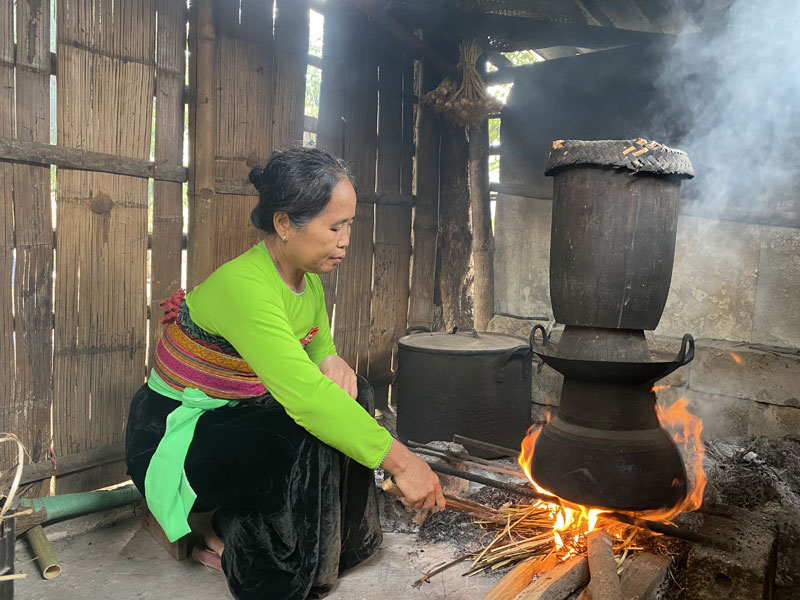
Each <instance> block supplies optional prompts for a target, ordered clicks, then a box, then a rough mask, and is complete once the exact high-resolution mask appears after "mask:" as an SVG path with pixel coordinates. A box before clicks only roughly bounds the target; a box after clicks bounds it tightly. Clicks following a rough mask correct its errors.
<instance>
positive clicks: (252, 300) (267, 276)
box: [186, 242, 392, 468]
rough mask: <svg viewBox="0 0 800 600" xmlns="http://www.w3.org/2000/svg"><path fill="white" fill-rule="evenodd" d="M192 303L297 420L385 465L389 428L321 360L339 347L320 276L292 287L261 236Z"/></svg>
mask: <svg viewBox="0 0 800 600" xmlns="http://www.w3.org/2000/svg"><path fill="white" fill-rule="evenodd" d="M186 303H187V305H188V307H189V314H190V316H191V318H192V321H193V322H194V323H196V324H197V325H198V326H200V327H202V328H203V329H205V330H206V331H208V332H209V333H212V334H215V335H218V336H221V337H223V338H225V339H226V340H228V341H229V342H230V343H231V344H232V345H233V347H234V348H236V350H237V351H238V352H239V354H240V355H241V356H242V358H243V359H244V360H245V362H247V364H248V365H250V368H251V369H253V371H254V372H255V373H256V375H258V377H259V379H261V381H262V382H263V383H264V385H265V386H266V388H267V390H269V392H270V393H271V394H272V395H273V396H274V397H275V399H276V400H277V401H278V402H280V403H281V405H283V407H284V408H285V410H286V412H287V414H288V415H289V416H290V417H291V418H292V419H294V421H295V422H296V423H297V424H298V425H300V426H301V427H303V428H304V429H306V430H307V431H308V432H309V433H311V434H312V435H314V436H315V437H317V438H319V439H320V440H322V441H323V442H325V443H326V444H328V445H329V446H332V447H334V448H336V449H337V450H340V451H341V452H343V453H344V454H346V455H347V456H349V457H351V458H352V459H354V460H356V461H357V462H359V463H361V464H362V465H364V466H366V467H369V468H376V467H377V466H378V465H380V463H381V462H382V461H383V459H384V458H385V457H386V454H387V453H388V451H389V447H390V446H391V443H392V438H391V435H390V434H389V432H388V431H386V429H384V428H383V427H381V426H380V425H378V423H377V422H376V421H375V419H373V418H372V417H371V416H370V415H369V414H368V413H367V412H366V411H365V410H364V409H363V408H362V407H361V406H360V405H359V404H358V403H357V402H356V401H355V400H353V399H352V398H351V397H350V396H349V395H348V394H347V393H346V392H344V391H343V390H342V389H341V388H340V387H339V386H338V385H336V384H335V383H333V382H332V381H331V380H330V379H328V378H327V377H326V376H325V375H323V374H322V372H321V371H320V370H319V367H318V365H319V363H320V362H321V361H322V360H323V359H324V358H325V357H326V356H330V355H332V354H336V348H335V347H334V345H333V338H332V336H331V330H330V323H329V322H328V315H327V312H326V310H325V297H324V294H323V290H322V284H321V282H320V280H319V277H318V276H317V275H315V274H313V273H307V274H306V275H305V290H304V291H303V292H301V293H299V294H298V293H295V292H293V291H292V290H290V289H289V287H288V286H287V285H286V283H284V281H283V279H281V276H280V274H279V273H278V270H277V269H276V268H275V264H274V263H273V262H272V258H271V257H270V255H269V252H268V251H267V249H266V247H265V245H264V244H263V242H262V243H259V244H257V245H255V246H253V247H252V248H251V249H250V250H248V251H247V252H245V253H244V254H242V255H241V256H239V257H237V258H235V259H233V260H232V261H230V262H227V263H225V264H224V265H222V266H221V267H220V268H219V269H217V270H216V271H214V273H212V274H211V276H209V277H208V279H206V280H205V281H204V282H203V283H201V284H200V285H198V286H197V287H195V288H194V289H193V290H192V291H191V292H189V293H188V294H187V295H186ZM315 328H318V329H319V331H318V332H317V333H316V335H314V337H313V339H312V341H311V342H310V343H308V344H306V345H305V346H303V345H302V344H301V342H300V340H301V339H303V338H305V337H306V336H307V335H309V333H310V332H311V331H312V330H314V329H315Z"/></svg>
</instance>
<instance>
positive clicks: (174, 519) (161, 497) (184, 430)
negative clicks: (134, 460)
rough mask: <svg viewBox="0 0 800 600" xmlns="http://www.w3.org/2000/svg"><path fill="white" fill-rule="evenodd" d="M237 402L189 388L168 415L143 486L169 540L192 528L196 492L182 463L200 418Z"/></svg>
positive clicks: (149, 503)
mask: <svg viewBox="0 0 800 600" xmlns="http://www.w3.org/2000/svg"><path fill="white" fill-rule="evenodd" d="M238 403H239V402H238V401H237V400H215V399H214V398H209V397H208V396H207V395H206V394H205V392H201V391H200V390H197V389H194V388H186V389H185V390H183V393H182V394H181V405H180V406H179V407H178V408H176V409H175V410H173V411H172V412H171V413H170V414H169V415H168V416H167V430H166V432H165V433H164V437H163V438H161V442H160V443H159V444H158V448H156V451H155V454H153V458H151V459H150V465H149V466H148V467H147V473H146V474H145V478H144V489H145V497H146V499H147V508H148V509H150V512H151V513H153V516H154V517H155V518H156V520H157V521H158V523H159V525H161V528H162V529H163V530H164V533H165V534H166V536H167V539H169V541H170V542H174V541H176V540H178V539H180V538H182V537H183V536H184V535H186V534H188V533H189V532H190V531H191V528H190V527H189V523H188V521H187V517H188V516H189V511H190V510H191V509H192V505H193V504H194V501H195V499H197V494H195V492H194V490H193V489H192V486H191V485H189V480H188V479H187V478H186V471H185V469H184V466H183V465H184V462H185V461H186V453H187V452H188V451H189V445H190V444H191V443H192V438H193V437H194V429H195V427H196V426H197V419H199V418H200V415H202V414H203V413H204V412H205V411H207V410H214V409H216V408H219V407H220V406H226V405H228V406H236V405H237V404H238Z"/></svg>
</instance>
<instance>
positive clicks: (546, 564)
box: [483, 553, 558, 600]
mask: <svg viewBox="0 0 800 600" xmlns="http://www.w3.org/2000/svg"><path fill="white" fill-rule="evenodd" d="M557 562H558V558H557V557H556V555H555V554H553V553H550V554H547V555H545V556H537V557H534V558H529V559H528V560H525V561H523V562H521V563H519V564H518V565H517V566H516V567H514V568H513V569H511V570H510V571H509V572H508V573H506V574H505V575H504V576H503V578H502V579H500V581H498V582H497V583H496V584H495V585H494V587H492V589H490V590H489V593H488V594H486V595H485V596H484V597H483V600H508V599H510V598H515V597H516V596H517V594H519V593H520V592H521V591H522V590H524V589H525V588H526V587H528V585H529V584H530V583H531V580H532V579H533V577H534V576H535V575H539V574H540V573H543V572H545V571H549V570H550V569H552V568H553V567H555V566H556V563H557Z"/></svg>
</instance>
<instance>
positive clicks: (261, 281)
mask: <svg viewBox="0 0 800 600" xmlns="http://www.w3.org/2000/svg"><path fill="white" fill-rule="evenodd" d="M250 181H251V182H252V183H253V184H254V185H255V187H256V188H257V189H258V191H259V202H258V205H257V206H256V208H255V209H254V210H253V211H252V213H251V221H252V222H253V224H254V225H255V226H256V227H257V228H258V229H260V230H262V231H263V232H264V233H265V236H264V240H263V242H261V243H259V244H257V245H255V246H254V247H253V248H251V249H250V250H248V251H247V252H245V253H244V254H242V255H241V256H239V257H238V258H236V259H234V260H232V261H230V262H228V263H226V264H224V265H222V266H221V267H220V268H219V269H217V270H216V271H215V272H214V273H212V274H211V276H209V278H208V279H207V280H206V281H204V282H203V283H201V284H200V285H198V286H196V287H195V288H194V289H193V290H192V291H191V292H189V293H188V294H186V296H185V299H184V297H183V295H182V293H176V295H175V296H173V298H171V299H170V300H169V301H167V302H166V303H165V304H166V308H167V311H166V315H165V319H164V321H162V322H166V328H165V330H164V334H163V335H162V338H161V340H160V341H159V343H158V346H157V348H156V353H155V365H154V368H153V370H152V371H151V374H150V377H149V379H148V382H147V383H146V384H145V385H144V386H143V387H142V388H141V389H140V390H139V391H138V392H137V393H136V395H135V396H134V398H133V400H132V403H131V410H130V418H129V420H128V427H127V437H126V454H127V462H128V472H129V474H130V475H131V478H132V479H133V481H134V483H135V484H136V486H137V487H138V488H139V489H140V490H141V491H142V493H143V494H144V496H145V498H146V499H147V502H148V507H149V509H150V511H151V512H152V513H153V515H154V516H155V517H156V518H157V519H158V521H159V523H160V524H161V526H162V528H163V529H164V531H165V533H166V534H167V536H168V537H169V538H170V539H171V540H174V539H177V538H179V537H181V536H182V535H185V534H186V533H188V532H189V531H190V528H189V525H188V522H187V521H188V518H189V513H190V512H192V513H207V512H209V511H214V512H213V517H212V518H211V527H210V528H209V529H208V530H207V531H205V541H206V544H207V545H208V547H209V548H210V549H211V550H213V551H215V552H216V553H217V554H219V555H220V556H221V567H222V569H223V571H224V573H225V575H226V576H227V578H228V585H229V587H230V590H231V592H232V593H233V595H234V596H235V597H236V598H239V599H246V598H259V599H262V598H276V599H277V598H279V599H281V600H286V599H294V598H297V599H300V600H302V599H304V598H306V597H309V596H316V595H317V594H321V593H324V592H326V591H327V590H329V589H330V588H331V587H332V585H333V583H334V581H335V579H336V577H337V575H338V574H339V573H341V572H343V571H345V570H347V569H350V568H352V567H354V566H355V565H357V564H358V563H359V562H361V561H362V560H364V559H365V558H367V557H369V556H370V555H372V554H373V553H374V552H375V551H376V550H377V548H378V546H379V545H380V542H381V539H382V536H381V531H380V524H379V522H378V513H377V503H376V498H375V482H374V477H373V471H372V470H373V469H374V468H377V467H379V466H380V467H382V468H383V469H384V470H385V471H386V472H388V473H389V474H391V475H392V476H393V477H394V480H395V482H396V484H397V485H398V487H399V488H400V490H401V492H402V493H403V496H404V499H403V500H404V503H405V504H406V505H407V506H410V507H413V508H419V509H429V508H433V507H434V506H436V507H438V508H439V509H442V508H444V497H443V494H442V490H441V488H440V487H439V482H438V479H437V477H436V475H435V474H434V473H433V472H432V471H431V470H430V468H429V467H428V466H427V464H426V463H425V462H424V461H422V460H420V459H419V458H417V457H416V456H415V455H414V454H412V453H411V452H410V451H409V450H408V449H407V448H406V447H405V446H403V444H401V443H400V442H398V441H397V440H394V439H393V438H392V436H391V435H390V434H389V432H388V431H386V430H385V429H384V428H383V427H381V426H379V425H378V423H377V422H376V421H375V419H374V418H373V417H372V416H371V413H372V412H374V406H373V405H374V399H373V397H372V390H371V388H370V387H369V384H367V383H366V380H364V379H363V378H360V377H357V376H356V374H355V373H354V372H353V370H352V369H351V368H350V367H349V365H348V364H347V363H346V362H345V361H344V360H342V359H341V358H339V357H338V356H337V355H336V350H335V348H334V345H333V340H332V336H331V331H330V326H329V323H328V317H327V313H326V310H325V302H324V297H323V292H322V286H321V284H320V280H319V277H318V274H321V273H328V272H330V271H332V270H333V269H335V268H336V266H337V265H338V264H339V263H340V262H341V261H342V260H343V259H344V257H345V254H346V249H347V246H348V244H349V241H350V228H351V225H352V223H353V219H354V216H355V208H356V196H355V192H354V190H353V185H352V183H351V181H350V178H349V176H348V173H347V168H346V166H345V165H344V163H342V162H341V161H340V160H338V159H336V158H334V157H333V156H332V155H330V154H328V153H326V152H324V151H322V150H319V149H313V148H294V149H291V150H287V151H285V152H282V153H276V154H274V155H273V156H272V157H271V158H270V159H269V161H268V162H267V164H266V165H265V167H264V168H263V169H261V168H255V169H253V171H252V172H251V173H250Z"/></svg>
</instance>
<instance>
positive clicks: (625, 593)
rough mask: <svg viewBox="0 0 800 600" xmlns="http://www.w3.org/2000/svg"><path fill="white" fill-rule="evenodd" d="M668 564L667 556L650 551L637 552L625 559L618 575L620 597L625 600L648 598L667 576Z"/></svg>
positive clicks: (644, 599) (643, 599) (648, 599)
mask: <svg viewBox="0 0 800 600" xmlns="http://www.w3.org/2000/svg"><path fill="white" fill-rule="evenodd" d="M669 564H670V558H669V556H664V555H663V554H651V553H650V552H638V553H636V555H635V556H633V557H632V558H630V559H629V560H626V561H625V563H624V565H623V568H624V570H623V571H622V575H620V582H621V583H622V597H623V598H624V599H625V600H650V598H651V596H652V594H653V592H654V591H655V589H656V588H657V587H658V586H659V585H661V582H662V581H664V578H665V577H666V576H667V571H668V569H669Z"/></svg>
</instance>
